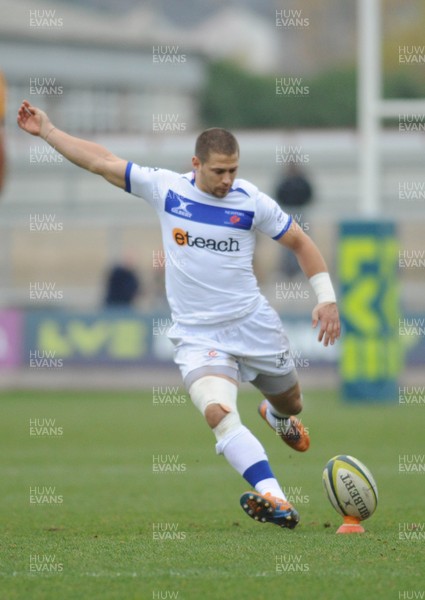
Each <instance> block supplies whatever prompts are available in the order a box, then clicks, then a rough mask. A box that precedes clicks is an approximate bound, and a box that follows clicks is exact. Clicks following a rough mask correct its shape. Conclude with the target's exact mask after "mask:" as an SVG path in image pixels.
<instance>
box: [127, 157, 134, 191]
mask: <svg viewBox="0 0 425 600" xmlns="http://www.w3.org/2000/svg"><path fill="white" fill-rule="evenodd" d="M132 166H133V163H132V162H128V163H127V166H126V168H125V191H126V192H128V193H129V194H131V181H130V171H131V167H132Z"/></svg>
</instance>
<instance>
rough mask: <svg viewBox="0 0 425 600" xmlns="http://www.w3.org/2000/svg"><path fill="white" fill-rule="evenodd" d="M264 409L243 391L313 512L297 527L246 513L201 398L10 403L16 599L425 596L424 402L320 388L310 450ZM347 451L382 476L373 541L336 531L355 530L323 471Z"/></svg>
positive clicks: (7, 539) (2, 585) (10, 583)
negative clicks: (345, 524)
mask: <svg viewBox="0 0 425 600" xmlns="http://www.w3.org/2000/svg"><path fill="white" fill-rule="evenodd" d="M180 394H184V392H183V391H182V390H180ZM186 398H187V396H186ZM180 399H181V398H180ZM259 400H260V396H259V394H258V393H255V392H253V393H247V392H242V393H241V394H240V398H239V408H240V412H241V414H242V417H243V420H244V422H245V423H246V425H247V426H248V427H250V428H251V429H252V431H253V432H254V433H255V434H256V435H257V436H258V437H259V439H260V440H261V441H262V442H263V444H264V445H265V447H266V449H267V451H268V454H269V458H270V461H271V464H272V467H273V469H274V471H275V473H276V475H277V477H278V478H279V480H280V481H281V483H282V485H283V486H284V488H285V491H286V492H287V495H288V496H289V499H290V500H292V501H293V503H294V504H295V506H296V507H297V508H298V510H299V512H300V515H301V523H300V525H299V526H298V527H297V528H296V529H295V530H294V531H289V530H283V529H280V528H278V527H276V526H273V525H270V524H264V525H262V524H259V523H256V522H254V521H252V520H251V519H249V518H248V517H247V516H246V515H245V514H244V513H243V511H242V509H241V508H240V506H239V496H240V494H241V493H242V492H244V491H246V490H247V489H249V488H248V486H247V485H246V484H245V482H244V481H243V480H242V479H241V478H240V477H239V476H238V475H237V474H236V473H235V472H234V471H233V470H232V469H231V468H230V467H229V466H228V465H227V463H226V462H225V460H224V458H223V457H217V456H216V455H215V450H214V437H213V435H212V434H211V432H210V431H209V430H208V427H207V426H206V425H205V424H204V423H203V420H202V418H201V416H200V414H199V413H198V412H197V411H196V409H195V408H194V407H193V406H192V405H191V404H190V402H189V400H188V399H187V401H186V402H183V403H180V404H172V403H166V404H158V403H154V401H153V395H152V393H151V392H143V393H142V392H140V393H112V392H109V393H108V392H107V393H100V392H96V393H93V392H87V393H84V392H46V393H40V392H13V393H3V394H1V395H0V403H1V404H0V406H1V415H2V418H1V424H0V427H1V436H0V457H1V483H2V485H1V489H2V492H1V500H0V517H1V556H0V598H1V600H18V599H19V600H29V599H30V600H50V599H51V600H59V599H60V600H71V599H75V600H85V599H87V600H97V599H99V600H112V599H114V600H115V599H116V600H145V599H152V598H177V599H179V600H189V599H190V600H200V599H214V600H222V599H230V600H233V599H235V600H238V599H239V598H241V599H242V598H243V599H251V598H252V599H255V600H261V599H264V600H274V599H281V598H284V599H286V598H287V599H300V600H310V599H314V600H321V599H324V600H325V599H326V600H333V599H335V600H357V599H359V600H360V599H361V600H364V599H365V598H374V600H380V599H382V600H389V599H392V598H394V599H399V598H402V597H411V598H413V597H418V598H420V597H423V596H421V595H420V594H421V593H423V591H424V590H425V578H424V575H423V561H424V554H425V553H424V548H425V540H424V537H425V533H424V530H425V529H424V528H425V514H424V501H423V497H424V483H425V473H424V472H423V471H421V470H420V464H421V462H423V455H421V448H422V449H423V423H424V407H423V405H422V406H417V405H416V406H413V405H410V406H407V405H403V406H402V405H395V406H387V405H375V406H365V405H361V406H347V405H344V404H342V403H341V402H340V401H339V400H338V397H337V394H336V393H335V392H318V393H310V392H308V393H306V394H305V410H304V412H303V415H302V416H303V421H304V422H305V424H307V425H308V426H309V430H310V435H311V438H312V445H311V448H310V450H309V452H307V453H306V454H297V453H295V452H293V451H291V450H290V449H289V448H288V447H287V446H285V445H284V444H283V443H282V442H281V440H280V439H279V438H278V437H277V436H275V435H274V434H273V432H272V430H271V429H269V428H268V427H267V426H266V425H265V423H264V422H263V421H262V420H261V419H260V418H259V417H258V415H257V412H256V407H257V404H258V402H259ZM31 427H32V429H31ZM43 427H45V428H47V429H44V430H43ZM340 453H347V454H351V455H353V456H355V457H357V458H358V459H359V460H361V461H363V462H364V463H365V464H366V465H367V466H368V467H369V468H370V469H371V471H372V473H373V474H374V476H375V478H376V480H377V484H378V490H379V504H378V509H377V511H376V513H375V515H373V517H372V518H371V519H370V520H368V521H365V522H364V526H365V528H366V533H365V534H363V535H336V534H335V531H336V529H337V527H338V526H339V525H340V523H341V518H340V516H339V515H338V514H337V513H336V512H335V511H334V510H333V508H332V507H331V505H330V503H329V501H328V500H327V498H326V497H325V493H324V490H323V487H322V482H321V475H322V470H323V468H324V466H325V464H326V462H327V460H328V459H329V458H331V457H332V456H334V455H335V454H340ZM400 457H401V458H400ZM400 460H401V461H404V464H412V462H411V461H413V463H415V461H416V464H417V465H418V469H416V470H412V469H411V470H410V471H408V472H406V470H400ZM155 464H157V465H158V464H159V465H165V467H161V468H159V467H155V466H154V465H155ZM167 465H168V466H167ZM403 594H404V595H403ZM409 594H410V595H409ZM412 594H416V595H412Z"/></svg>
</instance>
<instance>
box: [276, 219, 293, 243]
mask: <svg viewBox="0 0 425 600" xmlns="http://www.w3.org/2000/svg"><path fill="white" fill-rule="evenodd" d="M291 225H292V217H291V216H290V217H289V219H288V222H287V223H286V225H285V227H284V228H283V229H282V231H280V232H279V233H278V234H277V235H275V236H274V237H273V239H274V240H278V239H280V238H281V237H282V235H283V234H284V233H286V232H287V231H288V229H289V228H290V227H291Z"/></svg>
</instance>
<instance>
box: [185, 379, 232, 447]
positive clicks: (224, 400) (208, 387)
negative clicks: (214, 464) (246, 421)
mask: <svg viewBox="0 0 425 600" xmlns="http://www.w3.org/2000/svg"><path fill="white" fill-rule="evenodd" d="M189 394H190V397H191V399H192V402H193V404H194V405H195V406H196V408H198V409H199V410H200V411H201V413H202V414H203V415H205V410H206V408H207V406H208V405H209V404H218V405H220V406H221V408H222V409H223V410H224V411H225V412H226V413H228V414H227V415H226V416H225V417H224V418H223V419H222V420H221V421H220V423H219V424H218V425H217V427H214V429H213V432H214V434H215V437H216V438H217V442H220V441H221V440H222V439H223V438H225V437H227V436H228V435H229V433H231V432H232V431H234V430H237V429H239V428H240V426H241V420H240V418H239V413H238V409H237V406H236V398H237V394H238V387H237V385H236V384H235V383H232V382H231V381H229V380H228V379H224V377H217V376H213V375H207V376H205V377H201V378H200V379H197V380H196V381H194V382H193V383H192V385H191V386H190V388H189Z"/></svg>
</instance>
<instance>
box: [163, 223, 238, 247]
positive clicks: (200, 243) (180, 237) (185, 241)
mask: <svg viewBox="0 0 425 600" xmlns="http://www.w3.org/2000/svg"><path fill="white" fill-rule="evenodd" d="M173 239H174V241H175V242H176V244H177V245H178V246H189V247H190V248H193V246H195V247H196V248H208V249H209V250H214V251H215V252H239V242H238V241H237V240H235V239H234V238H232V237H230V238H227V240H214V239H212V238H209V239H205V238H204V237H201V236H197V237H193V236H192V235H190V233H189V232H188V231H184V230H183V229H179V228H178V227H176V228H175V229H173Z"/></svg>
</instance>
